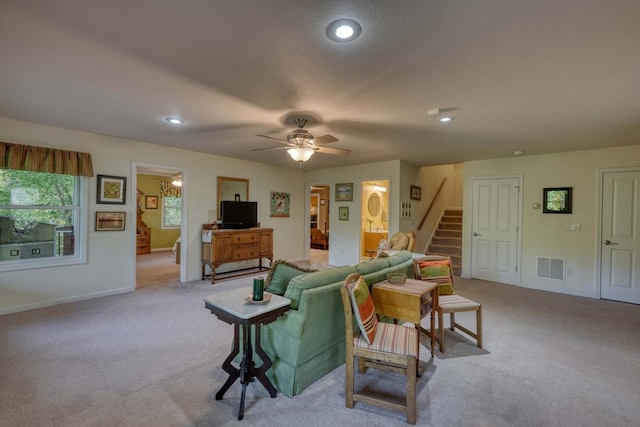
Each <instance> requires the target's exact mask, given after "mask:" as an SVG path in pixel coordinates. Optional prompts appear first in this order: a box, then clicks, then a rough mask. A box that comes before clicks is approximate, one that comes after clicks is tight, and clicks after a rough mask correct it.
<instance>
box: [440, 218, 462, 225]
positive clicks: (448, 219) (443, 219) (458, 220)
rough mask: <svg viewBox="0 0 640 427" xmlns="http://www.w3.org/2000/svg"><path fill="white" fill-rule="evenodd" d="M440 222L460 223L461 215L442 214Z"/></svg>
mask: <svg viewBox="0 0 640 427" xmlns="http://www.w3.org/2000/svg"><path fill="white" fill-rule="evenodd" d="M440 222H459V223H460V224H462V217H461V216H443V217H442V219H441V221H440Z"/></svg>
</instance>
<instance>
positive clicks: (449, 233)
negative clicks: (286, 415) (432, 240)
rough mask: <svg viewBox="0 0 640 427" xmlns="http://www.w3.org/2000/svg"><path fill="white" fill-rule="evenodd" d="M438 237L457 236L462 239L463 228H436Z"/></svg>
mask: <svg viewBox="0 0 640 427" xmlns="http://www.w3.org/2000/svg"><path fill="white" fill-rule="evenodd" d="M436 237H457V238H459V239H462V230H443V229H440V228H438V229H437V230H436Z"/></svg>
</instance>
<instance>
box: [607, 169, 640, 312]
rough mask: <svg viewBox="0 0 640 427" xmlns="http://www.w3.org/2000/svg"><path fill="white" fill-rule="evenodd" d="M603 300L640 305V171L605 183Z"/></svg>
mask: <svg viewBox="0 0 640 427" xmlns="http://www.w3.org/2000/svg"><path fill="white" fill-rule="evenodd" d="M602 183H603V185H602V227H601V229H602V236H601V242H600V243H601V248H602V259H601V266H600V297H601V298H604V299H611V300H616V301H623V302H631V303H635V304H640V235H639V234H640V233H638V227H639V226H640V224H638V222H639V221H640V195H639V194H638V192H639V191H640V170H636V171H627V172H605V173H604V174H603V180H602Z"/></svg>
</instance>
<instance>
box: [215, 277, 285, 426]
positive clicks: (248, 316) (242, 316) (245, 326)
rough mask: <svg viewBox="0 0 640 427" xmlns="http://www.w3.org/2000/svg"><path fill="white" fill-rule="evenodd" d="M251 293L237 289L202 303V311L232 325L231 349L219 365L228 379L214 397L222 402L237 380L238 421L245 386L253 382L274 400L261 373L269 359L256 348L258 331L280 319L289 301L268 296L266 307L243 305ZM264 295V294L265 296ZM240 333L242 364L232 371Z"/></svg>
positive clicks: (240, 416)
mask: <svg viewBox="0 0 640 427" xmlns="http://www.w3.org/2000/svg"><path fill="white" fill-rule="evenodd" d="M252 291H253V289H252V288H251V287H243V288H237V289H234V290H231V291H227V292H220V293H218V294H213V295H211V296H208V297H206V298H205V299H204V301H205V307H206V308H208V309H209V310H210V311H211V313H213V314H215V315H216V316H217V317H218V319H220V320H222V321H223V322H225V323H228V324H230V325H233V349H232V350H231V354H229V356H228V357H227V358H226V359H225V361H224V363H223V364H222V369H223V370H224V371H225V372H227V373H228V374H229V378H227V381H226V382H225V383H224V385H223V386H222V388H220V390H219V391H218V392H217V393H216V400H222V397H223V396H224V394H225V393H226V391H227V390H228V389H229V387H231V385H232V384H233V383H234V382H235V381H236V380H237V379H238V378H240V384H242V394H241V397H240V410H239V412H238V419H239V420H241V419H242V418H243V417H244V398H245V394H246V391H247V385H248V384H249V383H250V382H253V379H254V378H257V379H258V380H259V381H260V382H261V383H262V385H263V386H264V388H266V389H267V391H268V392H269V395H270V396H271V397H272V398H274V397H276V396H277V394H278V392H277V390H276V388H275V387H274V386H273V385H272V384H271V382H270V381H269V379H268V378H267V376H266V375H265V373H266V372H267V370H268V369H269V368H270V367H271V359H270V358H269V356H268V355H267V353H265V352H264V350H263V349H262V347H261V346H260V328H261V326H262V325H266V324H268V323H271V322H273V321H275V320H276V319H277V318H278V316H281V315H282V314H283V313H285V312H286V311H287V310H289V306H290V305H291V300H290V299H289V298H284V297H281V296H279V295H274V294H270V295H271V299H270V301H269V302H268V303H264V304H257V303H252V302H248V301H246V299H247V298H249V295H251V293H252ZM265 295H267V293H265ZM251 326H253V328H254V330H255V352H256V353H257V354H258V356H260V359H261V360H262V365H261V366H260V367H259V368H256V366H255V361H254V359H253V356H254V348H253V346H252V343H251ZM241 329H242V361H241V362H240V366H239V367H238V368H236V367H235V366H233V365H232V364H231V361H232V360H233V359H234V357H236V355H238V354H240V333H241V331H240V330H241Z"/></svg>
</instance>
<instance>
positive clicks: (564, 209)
mask: <svg viewBox="0 0 640 427" xmlns="http://www.w3.org/2000/svg"><path fill="white" fill-rule="evenodd" d="M572 192H573V187H558V188H545V189H543V190H542V198H543V202H542V212H543V213H559V214H570V213H571V212H572V203H573V201H572Z"/></svg>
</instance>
